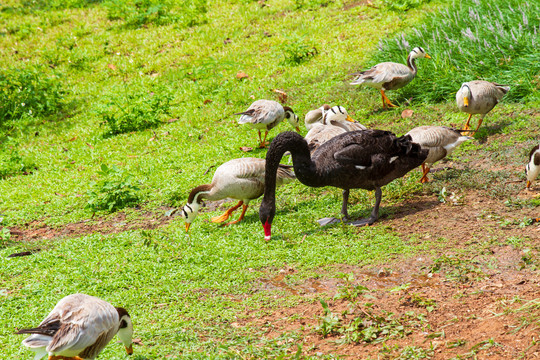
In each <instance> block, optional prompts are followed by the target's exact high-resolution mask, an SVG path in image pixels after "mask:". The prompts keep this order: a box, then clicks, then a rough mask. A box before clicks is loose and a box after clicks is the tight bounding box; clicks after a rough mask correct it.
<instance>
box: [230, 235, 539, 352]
mask: <svg viewBox="0 0 540 360" xmlns="http://www.w3.org/2000/svg"><path fill="white" fill-rule="evenodd" d="M522 259H523V252H522V251H520V250H515V249H513V248H511V247H509V246H507V247H496V248H494V249H493V253H492V256H491V260H490V265H491V266H492V267H491V268H487V267H485V266H483V265H482V264H480V263H476V264H473V268H469V267H468V266H469V265H460V264H453V266H448V267H445V271H439V272H430V269H431V270H432V269H434V265H436V262H434V260H433V259H430V258H421V257H420V258H417V259H414V260H412V261H410V262H407V263H402V264H395V265H392V266H391V268H383V269H370V270H367V269H362V268H355V267H353V266H343V267H341V268H340V269H339V270H340V271H343V272H346V273H352V274H354V279H355V280H354V281H353V282H349V283H347V282H346V281H345V280H343V279H333V278H331V279H310V280H307V281H306V282H305V283H301V284H297V285H290V284H287V283H286V276H287V274H288V273H290V272H294V270H293V269H286V270H284V271H282V272H281V273H280V274H279V275H278V276H276V277H274V278H271V279H261V281H260V283H259V284H257V287H258V289H259V290H281V291H285V292H288V293H290V294H294V295H301V296H302V298H303V300H302V301H301V302H300V304H298V305H297V306H294V307H290V308H287V307H283V308H279V309H267V310H266V311H264V313H265V314H266V315H263V316H260V315H259V314H260V311H259V310H252V311H246V313H245V314H243V317H242V319H240V320H238V322H237V323H236V324H235V326H236V327H240V328H241V327H244V326H249V327H258V328H261V329H266V334H265V336H266V337H268V338H276V337H278V336H282V335H283V334H287V333H297V334H298V333H299V334H300V339H301V340H300V341H298V344H299V345H300V344H301V345H302V349H303V352H304V354H305V355H311V356H322V355H329V354H334V355H339V356H341V357H343V358H349V359H395V358H403V359H408V358H411V359H416V358H430V359H450V358H461V359H465V358H478V359H519V358H521V359H534V358H538V357H540V344H539V343H538V339H539V338H540V296H539V295H540V280H539V277H538V272H536V271H533V270H531V269H527V268H522V266H523V260H522ZM460 266H464V267H466V269H461V270H460V269H459V267H460ZM456 268H458V269H456ZM456 271H457V272H461V273H462V274H461V276H460V277H456V274H455V272H456ZM356 285H362V286H365V287H367V288H368V289H369V291H368V292H367V293H364V295H365V294H369V297H364V295H359V296H351V297H350V298H341V299H339V298H338V299H335V298H334V296H335V295H336V294H344V293H347V291H346V289H349V293H351V292H352V291H353V290H354V288H355V286H356ZM342 297H343V296H342ZM319 298H323V299H327V302H328V306H329V310H330V311H331V313H333V314H334V315H335V316H337V318H338V319H340V321H341V324H343V326H342V329H345V328H346V324H350V323H351V321H352V320H353V319H354V318H358V317H360V318H363V319H364V320H363V324H364V325H365V326H367V327H369V326H370V324H371V323H373V321H372V320H371V319H370V317H369V316H366V315H369V314H379V315H380V314H389V313H392V317H393V318H395V319H399V318H401V317H403V316H404V315H405V314H407V313H410V312H413V313H414V315H413V318H415V319H416V320H415V321H409V322H407V321H402V322H401V324H402V325H403V326H404V330H402V331H396V335H395V336H390V337H388V338H385V337H384V336H381V338H380V340H383V341H382V342H380V343H367V342H365V341H360V342H358V343H354V342H352V343H351V342H347V341H346V335H345V333H346V332H345V333H339V332H337V333H331V334H329V335H328V336H326V337H325V336H323V335H322V334H321V333H320V331H317V330H316V329H317V327H319V326H321V325H322V323H323V318H324V316H325V315H326V314H325V311H324V310H323V308H322V306H321V304H320V303H319V302H318V301H315V300H316V299H319ZM366 303H371V304H373V305H371V306H369V307H367V306H366V305H365V304H366ZM426 303H428V304H430V306H432V308H429V309H428V306H426V305H425V304H426ZM353 304H356V305H355V306H353ZM351 309H353V310H351ZM366 310H368V311H369V313H367V312H366ZM344 312H347V313H348V314H347V315H345V316H344V315H342V314H344ZM362 312H364V314H362ZM419 316H423V317H419ZM336 328H339V326H336ZM349 331H351V330H350V328H349ZM349 334H350V333H349ZM402 336H403V337H402ZM291 341H292V342H294V343H296V340H293V337H292V336H291ZM407 348H409V350H407ZM411 348H412V349H415V350H416V351H417V353H418V354H420V353H422V354H424V356H425V357H412V355H411V357H407V356H405V354H406V353H407V351H412V350H411ZM293 349H296V347H293ZM400 356H401V357H400Z"/></svg>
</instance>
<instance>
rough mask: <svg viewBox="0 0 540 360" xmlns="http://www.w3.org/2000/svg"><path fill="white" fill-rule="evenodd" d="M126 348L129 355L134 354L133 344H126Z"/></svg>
mask: <svg viewBox="0 0 540 360" xmlns="http://www.w3.org/2000/svg"><path fill="white" fill-rule="evenodd" d="M125 348H126V352H127V354H128V355H132V354H133V345H129V347H127V346H126V347H125Z"/></svg>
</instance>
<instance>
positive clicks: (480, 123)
mask: <svg viewBox="0 0 540 360" xmlns="http://www.w3.org/2000/svg"><path fill="white" fill-rule="evenodd" d="M482 121H484V119H483V118H480V120H478V126H477V127H476V130H474V133H473V134H475V133H476V132H477V131H478V129H480V125H482Z"/></svg>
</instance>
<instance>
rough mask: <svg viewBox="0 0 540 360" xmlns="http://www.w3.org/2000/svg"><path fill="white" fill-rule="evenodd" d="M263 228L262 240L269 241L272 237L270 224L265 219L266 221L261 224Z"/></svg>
mask: <svg viewBox="0 0 540 360" xmlns="http://www.w3.org/2000/svg"><path fill="white" fill-rule="evenodd" d="M263 228H264V241H270V238H271V237H272V224H271V223H269V222H268V220H266V222H265V223H264V225H263Z"/></svg>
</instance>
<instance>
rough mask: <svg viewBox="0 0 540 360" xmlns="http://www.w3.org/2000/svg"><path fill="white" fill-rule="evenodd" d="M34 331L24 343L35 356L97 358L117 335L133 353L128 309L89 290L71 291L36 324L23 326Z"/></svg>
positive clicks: (20, 331) (54, 358) (25, 330)
mask: <svg viewBox="0 0 540 360" xmlns="http://www.w3.org/2000/svg"><path fill="white" fill-rule="evenodd" d="M17 334H31V335H30V336H29V337H27V338H26V339H25V340H23V342H22V343H23V345H25V346H27V347H28V348H30V349H31V350H33V351H35V352H36V356H35V357H34V360H38V359H41V358H42V357H44V356H46V355H49V358H48V359H49V360H57V359H66V360H67V359H76V360H80V359H95V358H96V357H97V356H98V354H99V353H100V352H101V350H103V349H104V348H105V346H107V344H108V343H109V342H110V341H111V340H112V338H113V337H114V335H116V334H118V338H119V339H120V341H121V342H122V343H123V344H124V346H125V348H126V351H127V353H128V354H130V355H131V354H132V353H133V347H132V336H133V324H132V322H131V318H130V317H129V314H128V313H127V311H126V310H125V309H123V308H115V307H114V306H112V305H111V304H109V303H108V302H106V301H104V300H101V299H99V298H97V297H94V296H89V295H85V294H73V295H68V296H66V297H65V298H63V299H62V300H60V301H59V302H58V304H57V305H56V306H55V307H54V309H53V310H52V311H51V313H50V314H49V315H48V316H47V317H46V318H45V320H43V321H42V322H41V324H39V326H38V327H36V328H30V329H21V330H19V331H18V332H17Z"/></svg>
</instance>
